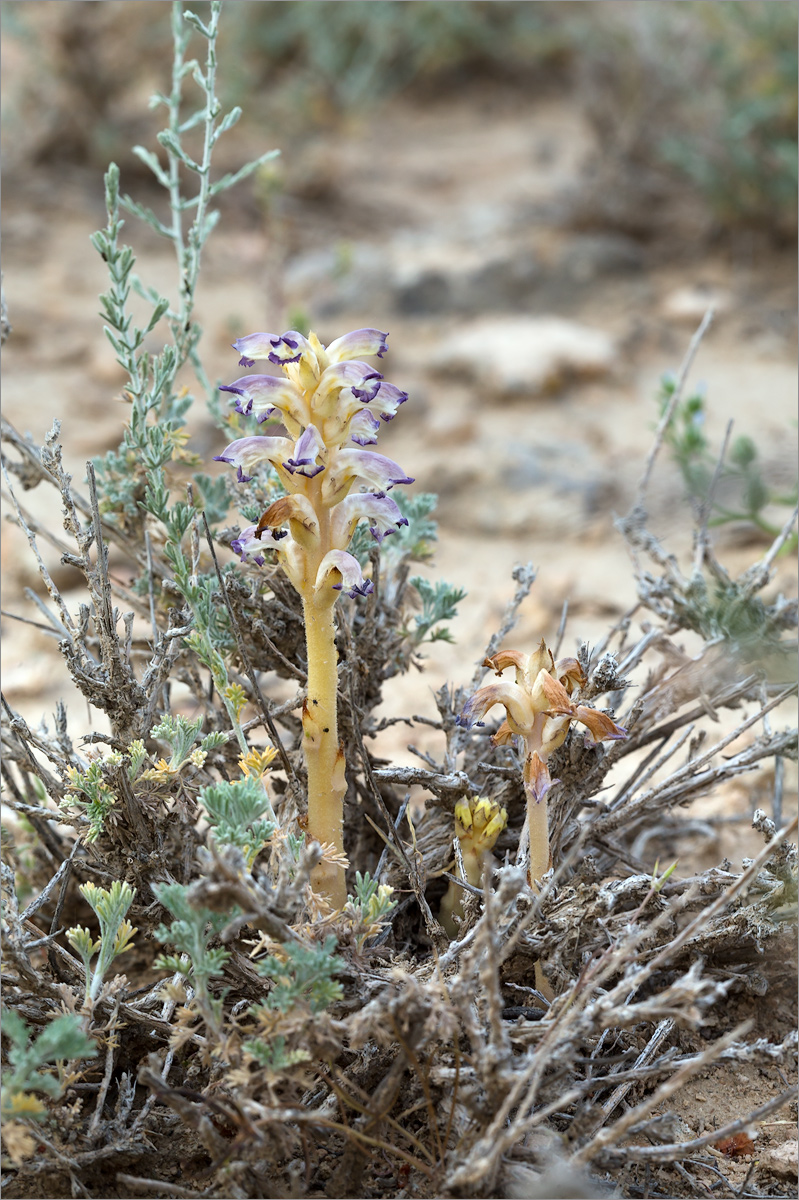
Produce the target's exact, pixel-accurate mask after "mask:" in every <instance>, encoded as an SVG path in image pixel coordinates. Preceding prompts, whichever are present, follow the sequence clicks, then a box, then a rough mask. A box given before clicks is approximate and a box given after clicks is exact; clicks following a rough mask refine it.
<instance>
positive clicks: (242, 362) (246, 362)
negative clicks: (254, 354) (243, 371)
mask: <svg viewBox="0 0 799 1200" xmlns="http://www.w3.org/2000/svg"><path fill="white" fill-rule="evenodd" d="M239 366H240V367H254V366H255V359H254V358H245V356H244V355H243V354H242V356H241V358H240V359H239Z"/></svg>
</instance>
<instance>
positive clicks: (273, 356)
mask: <svg viewBox="0 0 799 1200" xmlns="http://www.w3.org/2000/svg"><path fill="white" fill-rule="evenodd" d="M293 333H294V330H293V329H290V330H289V332H288V333H284V334H282V336H280V337H274V338H272V340H271V344H272V345H273V346H274V350H270V352H269V356H268V357H269V361H270V362H273V363H277V364H278V366H282V365H283V363H292V362H299V360H300V359H301V358H302V350H301V349H300V348H299V346H300V342H299V339H300V336H301V335H300V334H297V335H296V336H295V337H292V334H293ZM302 340H303V341H305V339H304V338H303V339H302ZM281 346H285V347H286V349H287V350H291V351H296V353H292V354H285V353H281V350H280V348H281Z"/></svg>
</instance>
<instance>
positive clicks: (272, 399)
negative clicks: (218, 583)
mask: <svg viewBox="0 0 799 1200" xmlns="http://www.w3.org/2000/svg"><path fill="white" fill-rule="evenodd" d="M387 337H388V335H387V334H385V333H381V332H380V331H379V330H377V329H357V330H355V331H354V332H352V333H347V334H344V336H343V337H340V338H337V339H336V340H335V341H333V342H331V343H330V345H329V346H327V347H325V346H323V345H322V343H321V342H320V341H319V338H318V337H317V336H316V334H315V333H311V334H309V335H308V337H307V338H306V337H304V336H303V335H302V334H301V333H298V332H296V330H290V331H289V332H288V333H284V334H282V335H275V334H271V333H252V334H249V335H248V336H247V337H243V338H239V339H238V341H236V342H234V343H233V346H234V348H235V349H236V350H238V351H239V353H240V354H241V355H242V357H241V359H240V362H239V365H240V366H245V367H252V366H254V365H255V362H256V360H258V359H265V360H267V361H268V362H270V363H272V364H274V365H275V366H277V367H279V369H280V371H281V374H280V375H244V376H242V377H241V378H240V379H237V380H235V381H234V382H233V383H232V384H229V385H227V386H226V387H223V388H222V389H221V390H222V391H226V392H230V393H231V394H232V395H233V396H235V397H236V401H235V407H236V411H237V412H239V413H241V414H242V415H243V416H248V417H254V418H255V420H256V422H258V423H261V422H263V421H266V420H267V419H269V418H274V417H276V418H278V419H279V420H280V421H281V423H282V424H283V426H284V428H285V430H286V433H287V435H288V436H281V437H261V436H258V435H253V436H250V437H244V438H239V439H238V440H237V441H235V442H231V444H230V445H229V446H228V447H227V449H226V450H225V451H224V453H223V454H220V455H217V459H218V461H220V462H226V463H230V465H231V466H234V467H236V469H237V473H238V479H239V480H240V481H241V482H245V483H246V482H248V481H249V480H250V479H251V478H252V474H253V472H254V470H255V469H256V468H257V467H258V466H259V465H261V464H262V463H269V464H270V465H271V466H272V467H273V468H274V469H275V471H276V473H277V475H278V477H279V479H280V482H281V483H282V485H283V487H284V488H285V489H286V492H287V495H285V496H281V497H280V498H279V499H277V500H276V501H275V502H274V503H273V504H271V505H270V506H269V508H268V509H267V510H266V512H265V513H264V514H263V516H262V517H261V519H260V521H259V522H258V524H257V525H250V526H249V527H248V528H247V529H245V530H244V531H243V532H242V533H241V534H240V536H239V537H238V538H237V539H236V541H235V542H233V543H232V548H233V549H234V550H235V551H236V552H237V553H238V554H239V555H240V556H241V559H242V561H245V560H246V559H250V558H251V559H253V560H254V561H255V562H257V563H258V564H259V565H263V563H264V561H265V559H264V551H266V550H274V551H276V553H277V558H278V561H279V562H280V564H281V566H282V567H283V569H284V570H285V572H286V574H287V575H288V577H289V579H290V580H291V582H292V584H293V585H294V587H295V588H296V589H297V591H298V592H300V593H301V594H302V595H303V596H304V597H305V598H310V597H313V600H314V602H315V603H316V604H317V605H318V604H320V603H321V604H324V603H329V604H331V605H332V604H333V603H334V602H335V600H336V596H337V593H338V592H341V591H342V590H343V591H345V592H346V593H347V594H348V595H350V596H353V597H354V596H359V595H361V596H363V595H367V594H368V593H369V592H370V591H371V590H372V583H371V581H370V580H368V579H364V577H363V574H362V571H361V566H360V564H359V562H358V560H357V559H356V558H355V557H354V556H353V555H351V554H348V553H347V547H348V546H349V544H350V540H351V538H352V535H353V532H354V530H355V526H356V525H357V524H358V522H359V521H361V520H366V521H368V522H369V528H370V531H371V533H372V536H373V537H374V538H375V540H376V541H378V542H380V541H382V539H383V538H384V537H385V536H386V535H387V534H390V533H393V532H394V531H395V530H396V529H397V528H399V526H401V525H407V523H408V522H407V520H406V519H405V518H404V517H403V515H402V513H401V511H400V509H399V508H398V507H397V505H396V503H395V502H394V500H392V499H391V497H389V496H388V495H387V494H386V493H387V492H389V491H390V490H391V488H392V487H394V485H395V484H400V483H413V480H412V479H410V478H409V477H408V476H406V475H405V473H404V471H403V470H402V468H401V467H400V466H398V464H397V463H395V462H393V461H392V460H391V459H389V458H385V457H384V456H383V455H382V454H376V453H375V452H374V451H371V450H367V449H365V447H366V446H368V445H372V444H374V443H375V442H376V441H377V434H378V431H379V430H380V428H381V421H390V420H391V419H392V418H393V417H394V416H395V415H396V413H397V410H398V409H399V406H400V405H401V404H404V403H405V401H406V400H407V399H408V397H407V394H406V393H405V392H403V391H400V389H399V388H398V387H395V385H394V384H391V383H387V382H386V381H385V380H384V379H383V376H382V375H381V374H380V372H379V371H376V370H375V369H374V367H372V366H370V365H369V364H368V363H366V362H363V361H362V358H361V356H362V355H377V356H378V357H382V355H383V354H385V352H386V350H387V348H388V347H387V341H386V339H387Z"/></svg>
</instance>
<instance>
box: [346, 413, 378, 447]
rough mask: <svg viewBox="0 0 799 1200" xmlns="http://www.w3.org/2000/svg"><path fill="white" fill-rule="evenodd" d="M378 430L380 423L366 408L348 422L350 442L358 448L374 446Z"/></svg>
mask: <svg viewBox="0 0 799 1200" xmlns="http://www.w3.org/2000/svg"><path fill="white" fill-rule="evenodd" d="M379 430H380V422H379V421H378V419H377V417H374V416H373V415H372V414H371V413H370V412H369V409H368V408H364V409H363V410H362V411H361V412H359V413H356V414H355V416H354V417H353V418H352V420H351V421H350V425H349V434H350V440H351V441H353V442H355V443H356V445H358V446H374V444H375V442H376V441H377V434H378V432H379Z"/></svg>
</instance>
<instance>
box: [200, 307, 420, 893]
mask: <svg viewBox="0 0 799 1200" xmlns="http://www.w3.org/2000/svg"><path fill="white" fill-rule="evenodd" d="M387 339H388V334H386V333H382V332H381V331H380V330H379V329H356V330H354V331H353V332H352V333H346V334H344V335H343V337H340V338H337V339H336V340H335V341H333V342H331V343H330V345H329V346H327V347H325V346H323V345H322V343H321V342H320V340H319V338H318V337H317V336H316V334H315V333H310V334H309V335H308V336H307V337H305V336H304V335H303V334H301V333H299V332H298V331H297V330H295V329H290V330H289V331H288V332H287V333H282V334H275V333H251V334H248V335H247V336H246V337H243V338H239V339H238V340H237V341H235V342H234V343H233V347H234V349H235V350H237V351H238V353H239V355H240V356H241V357H240V359H239V365H240V366H243V367H246V368H250V367H254V366H255V364H256V362H258V361H259V360H260V361H265V362H267V363H270V364H272V366H273V367H274V368H278V371H277V372H276V373H275V374H264V375H242V376H241V377H240V378H239V379H236V380H234V382H233V383H231V384H228V385H226V386H225V387H223V388H222V389H221V390H222V391H224V392H228V393H230V395H231V397H232V398H233V404H234V407H235V410H236V412H238V413H240V414H241V416H243V417H252V418H253V421H254V423H255V424H256V425H258V424H260V423H262V422H263V421H266V420H267V419H269V418H273V419H275V420H279V421H280V422H281V424H282V425H283V427H284V429H285V436H275V437H261V436H258V435H256V434H251V435H250V436H248V437H243V438H239V439H238V440H237V441H234V442H231V443H230V445H229V446H228V447H227V448H226V449H225V451H224V452H223V453H222V454H220V455H218V456H217V458H218V461H220V462H225V463H228V464H230V465H231V466H233V467H235V468H236V472H237V477H238V480H239V482H241V483H247V482H249V481H250V480H251V479H252V478H253V476H254V474H255V472H256V471H257V470H258V468H259V467H261V466H263V465H268V466H270V467H272V468H273V469H274V471H275V472H276V474H277V476H278V478H279V479H280V482H281V484H282V485H283V487H284V488H285V490H286V493H287V494H286V495H285V496H281V497H280V498H279V499H278V500H276V501H275V502H274V503H273V504H272V505H270V507H269V508H268V509H267V510H266V512H265V513H264V514H263V515H262V517H261V519H260V521H258V523H257V524H255V525H250V526H248V527H247V528H246V529H245V530H244V531H243V532H242V533H240V534H239V536H238V537H237V538H236V540H235V541H234V542H232V543H231V548H232V549H233V550H234V552H235V553H237V554H239V555H240V557H241V559H242V561H247V560H249V561H252V562H254V563H255V564H256V565H258V566H265V565H266V552H267V551H270V552H272V554H273V555H274V556H275V558H276V561H277V563H278V565H279V566H281V567H282V568H283V570H284V572H285V574H286V575H287V576H288V578H289V580H290V581H291V583H292V584H293V586H294V587H295V588H296V590H297V591H298V592H299V594H300V596H301V597H302V601H303V612H304V616H305V630H306V643H307V650H308V699H307V703H306V705H305V710H304V715H303V729H304V734H305V736H304V743H303V744H304V749H305V759H306V766H307V768H308V832H309V834H310V835H311V836H312V837H314V838H315V839H316V840H318V841H319V842H324V843H327V844H332V845H333V846H334V847H335V849H336V850H337V851H339V852H340V853H339V854H338V855H337V856H328V857H329V858H330V862H328V861H327V859H326V860H325V861H324V862H323V863H322V865H321V866H320V867H318V868H317V870H316V872H315V875H314V883H315V885H316V887H317V890H318V891H319V892H320V893H322V894H324V895H326V896H327V898H328V899H329V900H330V901H331V902H332V903H333V904H335V905H336V906H337V907H343V905H344V902H345V901H346V889H345V881H344V873H343V868H342V867H341V866H340V865H338V864H339V863H340V861H341V860H342V859H343V837H342V803H343V795H344V791H345V790H346V781H345V779H344V766H343V754H342V752H341V750H340V748H339V745H338V734H337V724H336V650H335V627H334V623H333V606H334V605H335V602H336V600H337V599H338V597H339V595H340V594H341V593H342V592H344V593H345V594H346V595H348V596H350V597H353V598H354V597H357V596H367V595H369V593H370V592H371V591H372V590H373V587H374V585H373V584H372V581H371V580H369V579H365V578H364V576H363V572H362V570H361V566H360V564H359V563H358V561H357V559H356V558H355V557H354V556H353V555H351V554H349V553H348V552H347V549H348V546H349V544H350V541H351V539H352V535H353V533H354V531H355V527H356V525H357V524H358V523H359V522H360V521H367V522H368V523H369V530H370V532H371V534H372V536H373V537H374V539H375V540H376V541H377V542H380V541H382V540H383V538H384V537H386V536H387V535H388V534H390V533H394V532H395V531H396V530H397V529H398V528H400V526H402V525H407V524H408V522H407V520H406V519H405V518H404V517H403V515H402V512H401V510H400V509H399V507H398V506H397V504H396V503H395V501H394V500H392V499H390V498H389V497H388V496H387V495H386V493H387V492H388V491H390V490H391V488H393V487H395V486H396V485H398V484H407V483H413V479H411V478H410V477H409V476H408V475H406V473H405V472H404V471H403V469H402V467H400V466H399V464H398V463H395V462H393V461H392V459H390V458H386V457H385V456H384V455H382V454H376V453H375V452H374V451H373V450H367V449H364V447H365V446H372V445H374V444H375V443H376V441H377V436H378V433H379V431H380V429H381V428H382V423H383V422H386V421H390V420H392V419H393V417H394V416H395V415H396V413H397V411H398V410H399V407H400V405H402V404H404V403H405V401H406V400H407V399H408V396H407V393H406V392H403V391H401V390H400V389H399V388H398V387H396V386H395V385H394V384H392V383H387V382H386V381H385V379H384V378H383V375H382V373H381V372H380V371H378V370H376V369H375V367H374V366H372V365H370V364H369V363H367V362H364V361H363V358H364V356H369V355H376V356H377V357H378V358H382V356H383V355H384V354H385V353H386V351H387V349H388V341H387ZM334 859H336V862H335V863H334V861H333V860H334Z"/></svg>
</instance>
